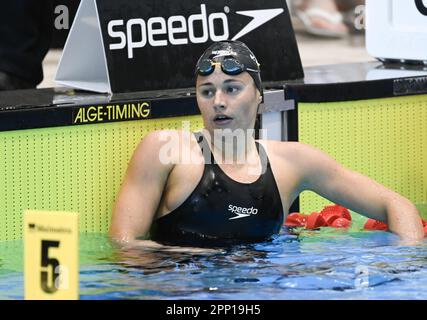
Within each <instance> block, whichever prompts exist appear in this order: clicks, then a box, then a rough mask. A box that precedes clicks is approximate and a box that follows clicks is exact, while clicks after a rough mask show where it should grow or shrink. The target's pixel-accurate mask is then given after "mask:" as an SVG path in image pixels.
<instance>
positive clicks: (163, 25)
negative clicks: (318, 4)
mask: <svg viewBox="0 0 427 320" xmlns="http://www.w3.org/2000/svg"><path fill="white" fill-rule="evenodd" d="M283 12H284V9H282V8H279V9H260V10H247V11H236V14H238V15H244V16H248V17H251V18H252V20H251V21H250V22H249V23H248V24H247V25H246V26H245V27H244V28H243V29H242V30H240V31H239V32H238V33H237V34H236V35H235V36H234V37H233V38H232V40H238V39H240V38H241V37H243V36H245V35H247V34H248V33H250V32H252V31H253V30H255V29H257V28H259V27H260V26H262V25H263V24H265V23H267V22H268V21H270V20H272V19H273V18H275V17H277V16H278V15H280V14H282V13H283ZM200 22H201V24H202V35H201V36H196V34H195V27H194V25H195V23H200ZM220 24H222V28H220V30H221V31H218V30H217V29H216V28H218V25H220ZM124 25H125V22H124V20H123V19H120V20H111V21H109V22H108V25H107V31H108V35H109V36H110V37H111V38H113V39H119V40H120V42H116V43H110V44H109V48H110V50H121V49H124V48H127V52H128V58H129V59H132V58H133V53H134V50H135V49H138V48H143V47H145V46H146V45H147V44H149V45H150V46H152V47H163V46H167V45H169V44H171V45H173V46H177V45H186V44H188V43H189V42H190V43H206V42H208V41H209V40H211V41H214V42H217V41H223V40H229V38H230V30H229V27H228V17H227V15H226V14H225V13H224V12H214V13H211V14H209V15H208V14H207V11H206V5H205V4H201V5H200V13H198V14H192V15H190V16H189V17H188V19H187V18H185V17H184V16H182V15H179V16H171V17H169V18H167V19H166V18H163V17H153V18H149V19H148V20H147V21H145V20H144V19H141V18H135V19H129V20H128V21H127V22H126V28H125V31H120V30H117V29H118V28H120V27H123V26H124ZM215 26H216V27H215ZM122 29H124V28H122ZM133 30H138V31H140V36H139V39H134V38H133V36H132V31H133ZM221 32H222V33H221ZM178 35H179V37H178Z"/></svg>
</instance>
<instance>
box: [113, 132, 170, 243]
mask: <svg viewBox="0 0 427 320" xmlns="http://www.w3.org/2000/svg"><path fill="white" fill-rule="evenodd" d="M161 134H162V132H161V131H154V132H151V133H149V134H148V135H147V136H145V137H144V139H143V140H142V141H141V142H140V144H139V145H138V147H137V148H136V150H135V152H134V154H133V156H132V158H131V160H130V163H129V166H128V168H127V171H126V175H125V178H124V181H123V184H122V186H121V189H120V192H119V194H118V198H117V200H116V203H115V206H114V210H113V216H112V220H111V226H110V231H109V235H110V237H111V238H112V239H113V240H115V241H118V242H119V243H129V242H131V241H133V240H135V239H136V238H137V237H140V236H144V235H146V234H147V232H148V231H149V229H150V226H151V223H152V221H153V218H154V216H155V214H156V210H157V207H158V205H159V202H160V199H161V197H162V194H163V190H164V188H165V185H166V182H167V179H168V176H169V173H170V172H171V170H172V169H173V167H174V165H173V163H163V162H162V161H160V157H159V154H160V150H161V148H162V147H164V146H165V142H164V141H161V139H160V136H161Z"/></svg>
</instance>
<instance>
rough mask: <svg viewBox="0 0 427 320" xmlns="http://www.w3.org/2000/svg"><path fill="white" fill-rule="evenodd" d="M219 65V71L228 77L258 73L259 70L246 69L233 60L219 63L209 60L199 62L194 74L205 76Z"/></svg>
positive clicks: (228, 59) (229, 59)
mask: <svg viewBox="0 0 427 320" xmlns="http://www.w3.org/2000/svg"><path fill="white" fill-rule="evenodd" d="M217 65H221V70H222V72H224V73H225V74H228V75H232V76H233V75H237V74H240V73H242V72H244V71H249V72H256V73H259V70H256V69H252V68H248V67H246V66H245V65H244V64H242V63H240V62H239V61H237V60H236V59H234V58H225V59H224V60H222V61H221V62H214V61H212V60H211V59H203V60H201V61H200V62H199V63H198V65H197V68H196V73H197V74H199V75H201V76H207V75H210V74H211V73H213V72H214V70H215V66H217Z"/></svg>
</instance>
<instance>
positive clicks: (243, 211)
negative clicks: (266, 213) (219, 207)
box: [228, 204, 258, 220]
mask: <svg viewBox="0 0 427 320" xmlns="http://www.w3.org/2000/svg"><path fill="white" fill-rule="evenodd" d="M228 211H231V212H232V213H234V214H235V215H236V216H234V217H232V218H230V219H228V220H234V219H240V218H246V217H249V216H250V215H255V214H257V213H258V209H256V208H254V207H250V208H242V207H237V206H233V205H232V204H230V205H229V206H228Z"/></svg>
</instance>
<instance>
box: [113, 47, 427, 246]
mask: <svg viewBox="0 0 427 320" xmlns="http://www.w3.org/2000/svg"><path fill="white" fill-rule="evenodd" d="M196 76H197V79H196V94H197V103H198V106H199V108H200V112H201V114H202V117H203V121H204V130H202V132H198V133H194V134H193V133H190V132H187V131H184V130H182V131H174V130H170V131H155V132H152V133H150V134H148V135H147V136H146V137H145V138H144V139H143V140H142V141H141V143H140V144H139V145H138V147H137V149H136V150H135V153H134V155H133V157H132V159H131V161H130V164H129V167H128V170H127V173H126V177H125V180H124V182H123V185H122V188H121V191H120V193H119V196H118V199H117V202H116V205H115V208H114V213H113V218H112V224H111V229H110V235H111V237H113V238H114V239H115V240H117V241H119V242H124V243H129V242H131V243H132V242H135V241H136V240H137V238H140V237H144V236H147V234H149V235H150V238H151V239H152V240H154V241H157V242H159V243H162V244H171V245H181V246H184V245H185V246H196V247H200V246H217V245H224V244H230V243H231V244H233V243H249V242H258V241H265V240H268V239H270V238H271V236H272V235H274V234H276V233H278V232H279V231H280V228H281V226H282V224H283V220H284V218H285V217H286V215H287V214H288V210H289V207H290V206H291V204H292V203H293V201H294V200H295V199H296V198H297V196H298V195H299V194H300V193H301V192H302V191H304V190H311V191H314V192H316V193H318V194H319V195H321V196H323V197H325V198H327V199H329V200H331V201H332V202H335V203H338V204H340V205H343V206H345V207H347V208H349V209H351V210H353V211H355V212H358V213H360V214H362V215H365V216H367V217H369V218H373V219H376V220H380V221H383V222H386V223H388V225H389V229H390V231H392V232H394V233H396V234H398V235H399V236H400V237H402V238H403V239H407V240H418V239H422V238H423V237H424V232H423V228H422V224H421V220H420V217H419V213H418V211H417V209H416V208H415V206H414V205H413V204H412V203H411V202H410V201H408V200H407V199H405V198H404V197H402V196H401V195H399V194H397V193H395V192H393V191H391V190H389V189H387V188H385V187H384V186H382V185H380V184H378V183H376V182H375V181H373V180H371V179H369V178H368V177H365V176H363V175H361V174H359V173H356V172H354V171H351V170H349V169H346V168H344V167H342V166H341V165H340V164H339V163H337V162H336V161H334V160H333V159H332V158H331V157H329V156H328V155H326V154H325V153H323V152H322V151H320V150H318V149H316V148H313V147H311V146H308V145H305V144H303V143H296V142H280V141H269V140H259V141H256V140H255V138H254V135H253V128H254V125H255V119H256V115H257V110H258V107H259V104H260V103H261V101H262V87H261V77H260V69H259V64H258V62H257V60H256V58H255V55H254V54H253V53H252V52H251V51H250V49H249V48H247V46H246V45H244V44H243V43H242V42H238V41H224V42H218V43H214V44H213V45H212V46H210V47H209V48H208V49H207V50H206V51H205V53H204V54H203V55H202V56H201V57H200V59H199V61H198V63H197V66H196ZM242 133H243V134H242Z"/></svg>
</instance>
